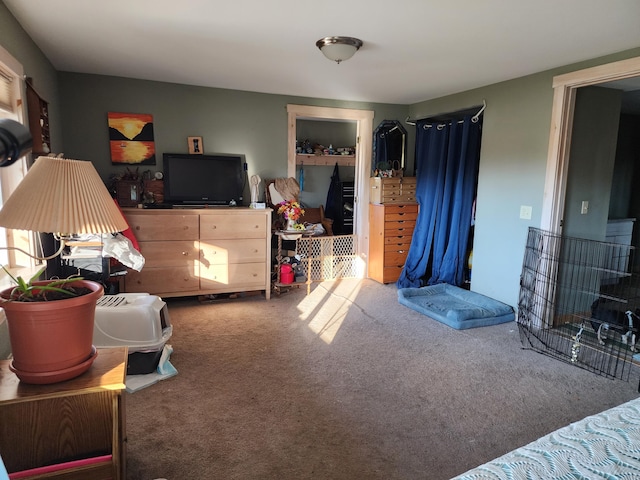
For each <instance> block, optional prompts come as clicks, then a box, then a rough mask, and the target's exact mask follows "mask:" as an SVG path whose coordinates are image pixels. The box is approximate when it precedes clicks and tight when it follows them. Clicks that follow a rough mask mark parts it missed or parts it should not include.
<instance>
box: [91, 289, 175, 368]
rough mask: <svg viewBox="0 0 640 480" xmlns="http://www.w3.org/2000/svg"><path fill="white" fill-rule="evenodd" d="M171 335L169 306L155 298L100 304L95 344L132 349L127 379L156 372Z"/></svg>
mask: <svg viewBox="0 0 640 480" xmlns="http://www.w3.org/2000/svg"><path fill="white" fill-rule="evenodd" d="M172 333H173V327H172V325H171V320H170V319H169V309H168V308H167V304H166V303H165V302H164V301H163V300H162V299H161V298H160V297H158V296H156V295H149V294H148V293H123V294H118V295H105V296H103V297H102V298H100V299H99V300H98V304H97V306H96V316H95V325H94V328H93V344H94V345H95V346H96V347H122V346H127V347H129V359H128V363H127V374H128V375H139V374H145V373H152V372H154V371H155V370H156V368H157V366H158V362H159V360H160V356H161V355H162V350H163V348H164V345H165V343H167V341H168V340H169V338H171V334H172Z"/></svg>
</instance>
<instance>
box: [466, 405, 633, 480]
mask: <svg viewBox="0 0 640 480" xmlns="http://www.w3.org/2000/svg"><path fill="white" fill-rule="evenodd" d="M601 478H602V479H608V480H613V479H616V480H617V479H629V480H631V479H638V478H640V399H635V400H631V401H630V402H627V403H624V404H622V405H620V406H618V407H614V408H611V409H609V410H606V411H604V412H602V413H599V414H597V415H592V416H590V417H586V418H584V419H583V420H580V421H578V422H575V423H572V424H571V425H568V426H566V427H563V428H561V429H559V430H556V431H555V432H553V433H550V434H549V435H546V436H544V437H541V438H539V439H538V440H536V441H534V442H532V443H530V444H528V445H525V446H524V447H521V448H518V449H517V450H513V451H512V452H509V453H507V454H505V455H503V456H502V457H499V458H496V459H495V460H492V461H490V462H487V463H485V464H484V465H481V466H479V467H477V468H474V469H473V470H469V471H468V472H466V473H464V474H462V475H460V476H457V477H455V479H454V480H490V479H491V480H493V479H509V480H518V479H522V480H536V479H540V480H543V479H544V480H549V479H562V480H575V479H585V480H587V479H588V480H592V479H601Z"/></svg>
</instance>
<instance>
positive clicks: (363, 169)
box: [287, 104, 374, 276]
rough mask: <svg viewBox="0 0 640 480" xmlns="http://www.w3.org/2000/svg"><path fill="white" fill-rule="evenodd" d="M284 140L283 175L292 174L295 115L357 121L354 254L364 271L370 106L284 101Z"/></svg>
mask: <svg viewBox="0 0 640 480" xmlns="http://www.w3.org/2000/svg"><path fill="white" fill-rule="evenodd" d="M287 114H288V115H287V119H288V124H289V128H288V142H287V176H289V177H294V178H295V176H296V120H297V119H298V118H307V119H309V118H311V119H313V118H318V119H320V118H321V119H325V120H327V119H328V120H352V121H355V122H357V127H356V136H357V141H358V144H357V148H356V171H355V211H356V216H355V222H354V225H353V233H354V235H355V236H356V255H358V257H359V258H360V259H361V260H363V262H364V269H363V275H364V276H366V272H367V259H368V255H369V177H370V176H371V155H372V148H373V116H374V112H373V111H372V110H355V109H349V108H334V107H313V106H309V105H293V104H289V105H287Z"/></svg>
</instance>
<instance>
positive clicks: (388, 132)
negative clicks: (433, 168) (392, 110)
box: [372, 120, 407, 171]
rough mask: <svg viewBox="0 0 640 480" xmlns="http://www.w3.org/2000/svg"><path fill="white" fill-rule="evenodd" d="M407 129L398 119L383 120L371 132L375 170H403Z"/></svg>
mask: <svg viewBox="0 0 640 480" xmlns="http://www.w3.org/2000/svg"><path fill="white" fill-rule="evenodd" d="M406 150H407V131H406V130H405V129H404V127H403V126H402V124H401V123H400V122H399V121H398V120H383V121H382V122H380V125H378V127H377V128H376V129H375V130H374V132H373V164H372V167H373V168H374V169H375V170H379V171H381V170H382V171H384V170H404V162H405V156H406Z"/></svg>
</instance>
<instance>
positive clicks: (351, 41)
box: [316, 37, 362, 63]
mask: <svg viewBox="0 0 640 480" xmlns="http://www.w3.org/2000/svg"><path fill="white" fill-rule="evenodd" d="M361 46H362V40H359V39H357V38H353V37H324V38H321V39H320V40H318V41H317V42H316V47H318V48H319V49H320V51H321V52H322V53H323V54H324V56H325V57H327V58H328V59H329V60H333V61H334V62H336V63H340V62H342V61H343V60H348V59H350V58H351V57H353V54H354V53H356V52H357V51H358V50H359V49H360V47H361Z"/></svg>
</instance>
